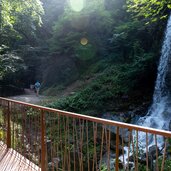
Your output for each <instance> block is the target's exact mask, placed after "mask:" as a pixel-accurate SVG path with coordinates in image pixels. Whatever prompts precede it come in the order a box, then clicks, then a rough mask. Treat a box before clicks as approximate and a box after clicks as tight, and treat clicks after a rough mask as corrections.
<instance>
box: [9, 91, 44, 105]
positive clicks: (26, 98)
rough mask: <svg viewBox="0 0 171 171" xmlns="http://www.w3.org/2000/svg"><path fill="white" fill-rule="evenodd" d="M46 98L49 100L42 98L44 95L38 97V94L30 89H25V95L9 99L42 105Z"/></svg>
mask: <svg viewBox="0 0 171 171" xmlns="http://www.w3.org/2000/svg"><path fill="white" fill-rule="evenodd" d="M46 98H47V97H46V96H42V95H39V96H36V93H35V92H34V91H33V90H30V89H25V94H23V95H18V96H11V97H9V99H13V100H18V101H22V102H27V103H32V104H41V103H42V102H43V101H44V100H45V99H46Z"/></svg>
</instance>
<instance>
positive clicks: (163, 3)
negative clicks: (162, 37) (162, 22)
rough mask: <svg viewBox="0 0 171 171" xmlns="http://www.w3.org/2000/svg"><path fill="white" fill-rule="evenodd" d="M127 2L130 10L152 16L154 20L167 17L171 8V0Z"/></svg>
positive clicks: (148, 16) (135, 0) (146, 16)
mask: <svg viewBox="0 0 171 171" xmlns="http://www.w3.org/2000/svg"><path fill="white" fill-rule="evenodd" d="M127 4H128V11H130V12H134V13H136V14H137V16H144V17H145V18H150V19H151V21H152V22H155V21H157V20H158V19H165V18H166V17H167V15H168V13H167V10H168V9H171V1H170V0H160V1H158V0H143V1H142V0H127Z"/></svg>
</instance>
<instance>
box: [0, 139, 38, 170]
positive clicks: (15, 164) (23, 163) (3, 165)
mask: <svg viewBox="0 0 171 171" xmlns="http://www.w3.org/2000/svg"><path fill="white" fill-rule="evenodd" d="M0 171H41V169H40V168H39V167H38V166H37V165H35V164H34V163H32V162H31V161H29V160H28V159H26V158H25V157H23V156H22V155H21V154H19V153H17V152H16V151H15V150H13V149H7V147H6V145H4V144H3V143H1V142H0Z"/></svg>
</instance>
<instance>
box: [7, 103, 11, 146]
mask: <svg viewBox="0 0 171 171" xmlns="http://www.w3.org/2000/svg"><path fill="white" fill-rule="evenodd" d="M10 120H11V114H10V102H9V101H8V109H7V148H11V125H10Z"/></svg>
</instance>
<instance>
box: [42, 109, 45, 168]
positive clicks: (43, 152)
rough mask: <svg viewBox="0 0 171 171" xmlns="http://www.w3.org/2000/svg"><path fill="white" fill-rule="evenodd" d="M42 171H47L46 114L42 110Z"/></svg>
mask: <svg viewBox="0 0 171 171" xmlns="http://www.w3.org/2000/svg"><path fill="white" fill-rule="evenodd" d="M41 171H46V144H45V113H44V111H43V110H41Z"/></svg>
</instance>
